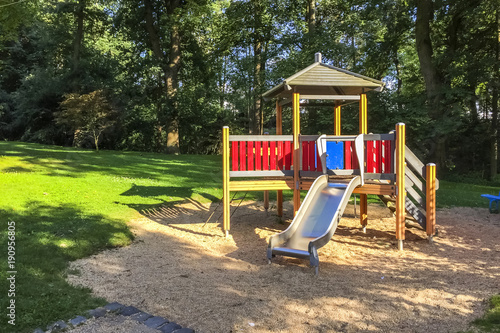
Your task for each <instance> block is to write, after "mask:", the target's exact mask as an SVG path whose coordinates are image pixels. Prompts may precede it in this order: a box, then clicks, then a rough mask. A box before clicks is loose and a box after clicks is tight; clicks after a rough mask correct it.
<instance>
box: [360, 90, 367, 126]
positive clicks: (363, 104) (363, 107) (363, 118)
mask: <svg viewBox="0 0 500 333" xmlns="http://www.w3.org/2000/svg"><path fill="white" fill-rule="evenodd" d="M367 104H368V103H367V99H366V94H361V95H360V100H359V134H368V116H367V114H368V112H367Z"/></svg>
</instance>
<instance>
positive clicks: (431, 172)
mask: <svg viewBox="0 0 500 333" xmlns="http://www.w3.org/2000/svg"><path fill="white" fill-rule="evenodd" d="M426 171H427V172H426V176H427V179H426V182H427V183H426V209H425V212H426V225H425V226H426V232H427V236H429V241H432V238H433V237H434V234H435V233H436V164H434V163H429V164H427V170H426Z"/></svg>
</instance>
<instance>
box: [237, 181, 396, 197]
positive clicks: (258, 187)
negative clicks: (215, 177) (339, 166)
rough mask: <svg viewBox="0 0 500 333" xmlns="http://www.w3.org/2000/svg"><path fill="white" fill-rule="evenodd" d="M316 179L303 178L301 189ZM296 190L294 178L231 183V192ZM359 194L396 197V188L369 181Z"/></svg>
mask: <svg viewBox="0 0 500 333" xmlns="http://www.w3.org/2000/svg"><path fill="white" fill-rule="evenodd" d="M329 181H330V182H342V181H344V182H348V181H349V178H335V177H331V178H330V180H329ZM313 182H314V178H301V179H300V181H299V189H300V190H302V191H308V190H309V188H311V185H312V183H313ZM293 189H295V186H294V183H293V178H292V177H280V178H270V179H259V180H237V181H230V182H229V191H231V192H233V191H280V190H293ZM354 193H358V194H374V195H395V194H396V186H395V185H393V184H381V183H377V182H374V181H372V182H370V181H367V182H366V183H365V185H363V186H360V187H358V188H356V189H355V190H354Z"/></svg>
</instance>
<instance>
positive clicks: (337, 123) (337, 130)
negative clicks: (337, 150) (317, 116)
mask: <svg viewBox="0 0 500 333" xmlns="http://www.w3.org/2000/svg"><path fill="white" fill-rule="evenodd" d="M341 111H342V106H341V105H340V103H339V102H335V133H334V135H336V136H338V135H342V134H341V133H342V129H341V125H342V123H341V120H340V119H341V118H340V114H341Z"/></svg>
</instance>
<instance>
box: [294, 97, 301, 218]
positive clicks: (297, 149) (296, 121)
mask: <svg viewBox="0 0 500 333" xmlns="http://www.w3.org/2000/svg"><path fill="white" fill-rule="evenodd" d="M299 134H300V94H299V93H293V184H294V190H293V216H295V214H297V211H298V210H299V207H300V190H299V171H300V142H299Z"/></svg>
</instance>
